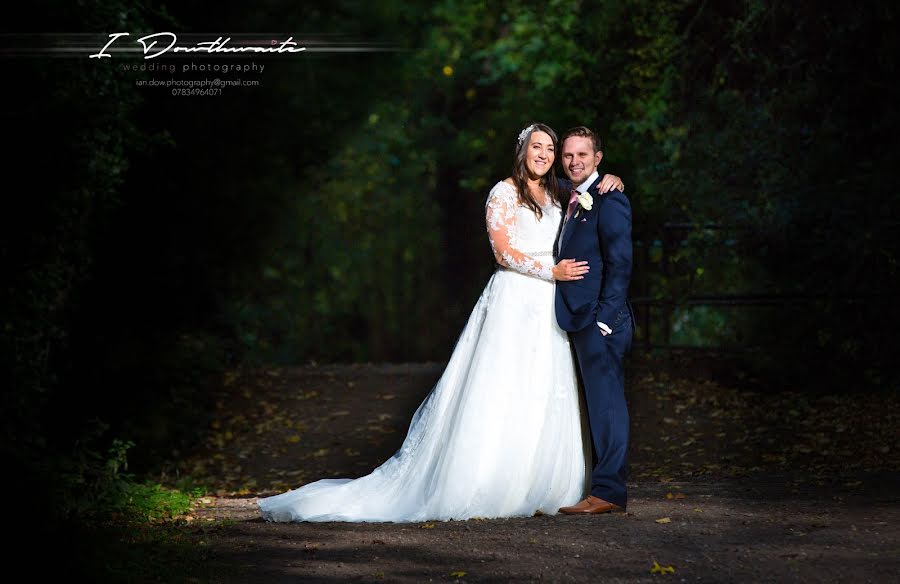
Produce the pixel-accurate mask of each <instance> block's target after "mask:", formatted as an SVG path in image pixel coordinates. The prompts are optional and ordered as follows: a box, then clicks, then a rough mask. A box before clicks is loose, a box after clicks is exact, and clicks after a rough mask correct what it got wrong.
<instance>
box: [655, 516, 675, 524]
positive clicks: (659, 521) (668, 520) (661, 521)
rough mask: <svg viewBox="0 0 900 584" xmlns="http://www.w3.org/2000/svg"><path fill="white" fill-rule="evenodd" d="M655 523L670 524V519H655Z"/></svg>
mask: <svg viewBox="0 0 900 584" xmlns="http://www.w3.org/2000/svg"><path fill="white" fill-rule="evenodd" d="M655 521H656V522H657V523H672V519H670V518H669V517H660V518H659V519H656V520H655Z"/></svg>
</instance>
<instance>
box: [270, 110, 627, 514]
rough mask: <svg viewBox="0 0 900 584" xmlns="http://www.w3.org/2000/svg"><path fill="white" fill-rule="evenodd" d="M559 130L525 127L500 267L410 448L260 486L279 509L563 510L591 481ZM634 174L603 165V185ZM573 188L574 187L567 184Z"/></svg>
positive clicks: (496, 247) (495, 222)
mask: <svg viewBox="0 0 900 584" xmlns="http://www.w3.org/2000/svg"><path fill="white" fill-rule="evenodd" d="M556 146H557V138H556V134H555V133H554V132H553V130H552V129H550V128H549V127H548V126H545V125H544V124H537V123H536V124H531V125H529V126H528V127H527V128H525V129H524V130H522V132H521V133H520V134H519V138H518V144H517V148H516V156H515V164H514V171H513V176H512V177H510V178H507V179H506V180H504V181H501V182H498V183H497V184H496V185H494V187H493V188H492V189H491V191H490V194H489V196H488V199H487V203H486V205H485V211H486V222H487V231H488V237H489V239H490V243H491V247H492V249H493V251H494V256H495V257H496V259H497V264H498V268H497V269H496V270H495V272H494V274H493V276H491V279H490V280H489V281H488V283H487V286H486V287H485V289H484V292H482V294H481V297H480V298H479V299H478V302H477V303H476V304H475V308H474V309H473V310H472V314H471V316H470V317H469V321H468V323H467V324H466V326H465V328H464V329H463V331H462V334H461V335H460V337H459V339H458V340H457V342H456V347H455V348H454V350H453V354H452V355H451V357H450V360H449V362H448V364H447V368H446V369H445V370H444V373H443V374H442V376H441V378H440V379H439V380H438V382H437V384H436V385H435V386H434V388H433V389H432V391H431V393H430V394H429V395H428V397H427V398H425V401H424V402H423V403H422V404H421V405H420V406H419V409H418V410H417V411H416V413H415V414H414V416H413V418H412V422H411V423H410V427H409V432H408V434H407V436H406V438H405V439H404V442H403V445H402V446H401V447H400V449H399V450H398V451H397V452H396V453H395V454H394V455H393V456H392V457H391V458H389V459H388V460H387V461H386V462H384V463H383V464H382V465H381V466H379V467H378V468H376V469H375V470H374V471H372V473H371V474H369V475H367V476H364V477H361V478H358V479H322V480H319V481H316V482H314V483H310V484H307V485H304V486H302V487H300V488H298V489H295V490H292V491H288V492H286V493H282V494H280V495H275V496H273V497H268V498H264V499H260V500H259V502H258V504H259V509H260V511H261V513H262V516H263V517H264V518H265V519H266V520H268V521H394V522H404V521H424V520H450V519H469V518H472V517H485V518H487V517H516V516H531V515H533V514H535V513H536V512H540V513H544V514H548V515H550V514H555V513H556V512H557V510H558V509H559V508H560V507H561V506H564V505H569V504H571V503H572V502H573V501H578V500H579V499H581V497H582V495H583V494H584V492H585V491H586V487H587V480H588V478H589V474H588V473H589V471H588V467H587V463H588V462H589V461H588V458H589V456H590V446H589V443H588V442H587V433H586V432H585V430H584V428H585V422H584V420H583V418H582V416H581V413H580V410H579V393H578V382H577V380H576V374H575V363H574V361H573V358H572V353H571V351H570V349H569V340H568V338H567V336H566V333H565V332H564V331H562V330H561V329H560V328H559V327H558V326H557V324H556V317H555V314H554V308H553V307H554V288H555V285H554V282H555V281H556V280H577V279H581V278H582V277H583V274H584V273H585V272H586V271H587V270H588V268H587V266H586V263H587V262H576V261H574V260H569V259H565V260H562V261H560V262H559V263H558V264H556V265H553V253H552V250H553V242H554V240H555V238H556V234H557V230H558V228H559V225H560V219H561V213H560V209H561V205H560V202H559V201H560V200H561V197H560V195H559V190H560V187H559V184H558V182H557V179H556V175H555V172H554V171H553V162H554V159H555V156H556V152H555V151H556ZM612 186H615V187H619V188H621V186H622V183H621V181H619V179H618V177H615V176H611V175H608V176H606V177H605V178H604V184H603V187H605V188H602V190H603V191H605V190H609V188H610V187H612ZM566 199H568V193H566Z"/></svg>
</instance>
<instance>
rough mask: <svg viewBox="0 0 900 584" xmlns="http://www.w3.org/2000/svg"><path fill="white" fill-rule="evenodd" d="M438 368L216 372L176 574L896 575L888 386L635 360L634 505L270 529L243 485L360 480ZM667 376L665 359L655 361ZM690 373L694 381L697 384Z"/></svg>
mask: <svg viewBox="0 0 900 584" xmlns="http://www.w3.org/2000/svg"><path fill="white" fill-rule="evenodd" d="M440 371H441V367H440V366H439V365H437V364H416V365H388V366H375V365H357V366H328V367H324V366H323V367H317V366H307V367H301V368H292V369H284V370H269V371H262V372H255V373H252V374H243V375H237V374H235V375H233V376H230V377H229V378H228V380H227V382H226V384H225V387H223V390H222V395H221V397H220V399H219V403H218V407H217V414H216V418H215V419H214V420H213V421H212V423H211V425H210V433H209V439H208V441H207V445H206V448H204V449H202V450H201V451H198V452H197V453H195V454H194V455H193V456H192V457H190V458H188V459H187V460H185V462H184V465H183V468H182V472H184V473H186V474H189V475H190V476H191V477H192V478H194V479H195V480H198V481H202V482H204V483H205V484H207V485H210V486H211V488H212V489H213V491H214V492H216V493H217V496H214V497H209V498H207V499H206V503H205V505H203V506H202V507H200V508H198V509H197V510H196V513H195V514H194V516H193V517H191V518H190V519H191V520H190V522H187V523H185V524H184V525H183V526H181V527H178V528H177V529H179V530H180V531H179V537H180V538H182V541H184V542H187V543H189V544H190V545H196V546H200V547H202V549H203V550H205V551H204V554H203V558H204V560H203V564H202V565H196V566H194V569H193V570H191V571H190V572H191V573H190V574H185V577H186V581H205V580H210V581H216V582H296V581H317V582H332V581H333V582H344V581H356V582H380V581H388V582H428V581H435V582H440V581H467V582H495V581H510V582H529V581H552V582H570V581H571V582H601V581H602V582H644V581H647V582H650V581H671V582H675V581H678V582H887V581H896V580H895V578H896V576H897V574H900V559H898V558H900V527H898V525H900V495H898V494H897V493H898V487H900V472H898V471H900V456H898V454H900V453H898V452H897V450H898V444H900V441H898V440H897V438H898V435H897V432H898V430H897V428H898V427H900V400H898V399H897V396H896V395H894V394H885V395H870V396H859V395H856V396H842V397H835V396H812V395H808V394H803V393H791V392H782V393H778V394H771V395H767V394H764V393H758V392H750V391H739V390H736V389H732V388H729V387H723V386H720V385H717V384H715V383H713V382H709V381H705V382H697V381H695V380H696V379H697V378H704V377H703V376H698V375H697V374H696V372H695V371H694V372H692V371H688V370H683V371H682V370H679V369H678V368H677V367H673V365H672V363H671V362H667V363H661V362H659V361H653V360H650V359H644V360H643V361H641V362H639V363H633V364H632V368H631V376H630V380H631V381H630V384H629V388H628V394H629V406H630V410H631V413H632V435H633V441H632V445H631V447H632V448H631V460H632V480H631V481H630V484H629V489H630V502H629V513H627V514H619V515H604V516H595V517H569V516H540V517H533V518H527V519H509V520H470V521H451V522H446V523H442V522H433V523H424V524H422V523H415V524H339V523H330V524H287V525H284V524H268V523H265V522H263V521H262V520H261V519H259V517H258V515H257V514H256V508H255V501H256V496H258V495H266V494H271V493H275V492H280V491H282V490H284V489H286V488H292V487H296V486H299V485H301V484H304V483H307V482H310V481H312V480H316V479H317V478H322V477H332V476H350V477H352V476H360V475H362V474H366V473H367V472H369V471H370V470H371V469H372V468H373V467H374V466H376V465H377V464H379V463H380V462H382V461H383V460H384V459H385V458H387V457H388V456H390V455H391V454H392V453H393V452H394V451H395V450H396V448H397V447H398V446H399V444H400V443H401V442H402V440H403V437H404V435H405V432H406V429H407V426H408V423H409V419H410V417H411V415H412V413H413V411H414V410H415V408H416V407H417V406H418V404H419V403H420V401H421V399H422V398H423V397H424V396H425V395H426V394H427V392H428V391H429V390H430V388H431V387H432V385H433V383H434V381H435V380H436V379H437V377H438V376H439V374H440ZM664 371H666V372H668V373H663V372H664ZM692 379H694V381H692Z"/></svg>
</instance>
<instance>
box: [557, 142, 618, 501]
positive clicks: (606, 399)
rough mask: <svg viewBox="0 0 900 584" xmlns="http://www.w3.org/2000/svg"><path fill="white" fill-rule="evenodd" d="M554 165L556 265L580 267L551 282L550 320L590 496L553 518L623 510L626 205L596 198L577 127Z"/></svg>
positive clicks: (588, 147) (613, 196)
mask: <svg viewBox="0 0 900 584" xmlns="http://www.w3.org/2000/svg"><path fill="white" fill-rule="evenodd" d="M561 150H562V165H563V169H564V170H565V173H566V175H568V177H569V179H571V181H572V188H573V190H572V192H571V197H570V200H569V206H568V209H567V210H566V218H565V219H564V222H563V224H562V229H561V231H560V235H559V238H558V239H557V248H556V250H555V252H556V254H555V255H556V260H557V261H559V260H561V259H566V258H574V259H576V260H587V262H588V266H589V267H590V270H589V271H588V272H587V273H586V274H584V279H582V280H572V281H559V282H557V283H556V320H557V322H558V323H559V326H560V328H562V329H563V330H565V331H568V332H569V338H570V339H571V341H572V344H573V345H574V346H575V354H576V355H577V357H578V366H579V369H580V371H581V379H582V382H583V384H584V394H585V401H586V402H587V410H588V421H589V423H590V428H591V438H592V440H593V445H594V460H595V466H594V470H593V472H592V473H591V491H590V495H588V497H587V498H586V499H584V500H582V501H581V502H580V503H578V504H577V505H574V506H572V507H562V508H561V509H560V510H559V512H560V513H568V514H594V513H606V512H609V511H625V507H626V505H627V502H628V495H627V492H626V486H625V478H626V477H625V475H626V471H627V453H628V424H629V420H628V409H627V407H626V404H625V377H624V371H623V367H622V366H623V360H624V357H625V352H626V351H627V350H628V348H629V346H630V345H631V337H632V334H633V329H634V314H633V312H632V309H631V303H630V302H628V284H629V281H630V279H631V204H630V203H629V202H628V198H626V197H625V195H624V194H623V193H622V191H619V190H612V191H610V192H608V193H606V194H600V189H599V188H598V187H599V185H600V178H599V176H598V173H597V165H598V164H600V159H601V158H602V157H603V152H601V151H600V138H599V137H598V136H596V135H595V134H594V133H593V132H592V131H591V130H589V129H588V128H585V127H584V126H579V127H576V128H572V129H571V130H569V131H568V132H566V133H565V134H564V135H563V137H562V148H561Z"/></svg>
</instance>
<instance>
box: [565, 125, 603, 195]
mask: <svg viewBox="0 0 900 584" xmlns="http://www.w3.org/2000/svg"><path fill="white" fill-rule="evenodd" d="M601 158H603V153H602V152H600V151H599V150H597V151H594V141H593V140H591V139H590V138H585V137H584V136H569V137H568V138H566V141H565V142H563V145H562V166H563V170H564V171H565V173H566V176H568V177H569V179H570V180H571V181H572V182H573V183H574V184H576V185H580V184H581V183H583V182H584V181H586V180H587V178H588V177H589V176H591V174H592V173H593V172H594V171H595V170H597V165H598V164H600V159H601Z"/></svg>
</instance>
